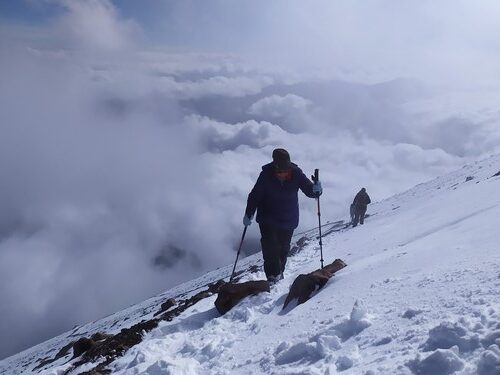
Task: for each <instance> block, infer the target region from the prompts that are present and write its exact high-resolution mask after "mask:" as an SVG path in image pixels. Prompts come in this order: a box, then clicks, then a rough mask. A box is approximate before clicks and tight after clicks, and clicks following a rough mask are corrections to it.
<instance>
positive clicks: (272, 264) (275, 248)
mask: <svg viewBox="0 0 500 375" xmlns="http://www.w3.org/2000/svg"><path fill="white" fill-rule="evenodd" d="M259 227H260V235H261V239H260V243H261V246H262V257H263V258H264V272H265V273H266V276H267V278H269V277H270V276H272V277H276V276H279V275H280V274H281V273H282V272H283V271H284V270H285V264H286V258H287V256H288V252H289V251H290V241H291V240H292V235H293V229H282V228H276V227H274V226H271V225H267V224H259Z"/></svg>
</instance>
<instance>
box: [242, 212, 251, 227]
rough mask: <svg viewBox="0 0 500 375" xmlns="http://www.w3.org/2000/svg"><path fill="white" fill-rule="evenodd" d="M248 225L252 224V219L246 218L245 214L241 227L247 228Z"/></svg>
mask: <svg viewBox="0 0 500 375" xmlns="http://www.w3.org/2000/svg"><path fill="white" fill-rule="evenodd" d="M250 224H252V217H248V216H247V215H246V214H245V216H243V225H244V226H246V227H248V226H249V225H250Z"/></svg>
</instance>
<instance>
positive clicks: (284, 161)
mask: <svg viewBox="0 0 500 375" xmlns="http://www.w3.org/2000/svg"><path fill="white" fill-rule="evenodd" d="M273 162H274V164H275V165H276V168H278V169H288V168H290V166H291V162H290V154H289V153H288V151H287V150H285V149H284V148H276V149H275V150H274V151H273Z"/></svg>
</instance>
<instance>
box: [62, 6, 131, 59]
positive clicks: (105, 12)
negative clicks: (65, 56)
mask: <svg viewBox="0 0 500 375" xmlns="http://www.w3.org/2000/svg"><path fill="white" fill-rule="evenodd" d="M57 2H58V3H59V4H60V5H61V6H62V7H63V8H64V10H65V12H64V13H63V14H62V15H61V16H60V17H59V18H58V19H57V20H56V26H57V27H58V33H59V34H60V35H62V36H64V37H65V38H67V45H66V47H67V48H69V49H73V50H77V51H78V50H81V49H85V50H96V51H116V50H121V49H123V48H126V47H129V46H130V45H131V44H132V42H133V39H134V38H135V37H136V36H137V35H138V34H139V33H140V27H139V25H138V24H137V23H136V22H134V21H132V20H126V19H122V18H121V17H120V16H119V14H118V12H117V10H116V8H115V7H114V6H113V4H112V3H111V1H109V0H57Z"/></svg>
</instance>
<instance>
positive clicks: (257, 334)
mask: <svg viewBox="0 0 500 375" xmlns="http://www.w3.org/2000/svg"><path fill="white" fill-rule="evenodd" d="M499 171H500V155H496V156H493V157H491V158H489V159H486V160H483V161H480V162H476V163H473V164H470V165H467V166H465V167H464V168H462V169H461V170H459V171H456V172H454V173H451V174H449V175H446V176H443V177H440V178H437V179H435V180H432V181H430V182H428V183H425V184H420V185H418V186H416V187H414V188H413V189H410V190H408V191H406V192H404V193H402V194H399V195H396V196H394V197H391V198H389V199H386V200H384V201H382V202H377V203H374V204H372V205H370V206H369V213H370V214H371V216H370V217H369V218H368V219H367V220H366V222H365V225H363V226H358V227H356V228H352V229H344V230H333V229H335V228H336V227H333V226H331V225H330V226H328V225H326V226H325V228H324V229H323V232H324V239H323V252H324V258H325V261H326V262H327V263H330V262H332V261H333V260H334V259H335V258H341V259H343V260H344V261H345V262H346V263H347V264H348V266H347V267H346V268H344V269H343V270H341V271H339V272H338V273H337V274H336V276H334V277H333V278H332V279H331V280H330V281H329V282H328V283H327V285H326V286H325V287H324V288H323V289H322V290H320V291H319V292H318V293H317V294H316V295H315V296H314V297H313V298H312V299H310V300H309V301H307V302H306V303H305V304H302V305H299V306H296V307H294V308H292V309H287V310H285V311H283V310H282V305H283V302H284V299H285V297H286V294H287V292H288V288H289V286H290V284H291V283H292V281H293V280H294V279H295V277H296V276H297V275H298V274H300V273H307V272H310V271H313V270H315V269H317V268H318V267H319V264H320V263H319V246H318V241H317V239H316V234H317V233H316V231H312V232H309V233H306V235H305V238H303V239H302V241H303V242H305V245H304V246H303V248H302V250H301V251H300V252H299V253H298V254H296V255H295V256H294V257H292V258H290V259H289V263H288V265H287V270H286V273H285V279H284V280H282V281H281V282H280V283H278V284H276V285H275V286H274V287H273V288H272V290H271V293H262V294H260V295H258V296H255V297H250V298H247V299H245V300H243V301H242V302H240V304H238V305H237V306H236V307H234V308H233V309H232V310H231V311H230V312H228V313H227V314H226V315H224V316H219V314H218V313H217V311H216V310H215V308H214V304H213V303H214V300H215V295H213V296H210V297H208V298H205V299H202V300H201V301H200V302H198V303H197V304H195V305H194V306H191V307H189V308H188V309H187V310H185V311H184V312H183V313H182V314H181V315H179V316H178V317H176V318H174V319H173V320H171V321H161V322H160V323H159V325H158V327H157V328H155V329H153V330H151V331H150V332H148V333H146V334H145V337H144V340H143V341H142V342H141V343H140V344H138V345H136V346H134V347H132V348H131V349H130V350H128V351H127V352H126V353H125V355H124V356H122V357H120V358H118V359H116V360H115V361H114V362H113V363H111V364H110V365H109V366H108V368H110V369H111V370H112V372H113V373H115V374H124V375H125V374H126V375H129V374H149V375H158V374H336V373H342V374H366V375H369V374H431V375H432V374H480V375H498V374H500V349H499V347H500V194H499V191H500V176H494V175H495V174H497V173H498V172H499ZM329 193H330V192H325V194H329ZM332 194H334V192H332ZM322 214H323V217H327V216H328V215H327V213H325V212H323V213H322ZM330 228H332V229H331V230H330ZM252 230H256V228H252ZM299 237H300V236H299ZM296 238H297V237H296ZM252 264H257V265H259V266H260V265H261V260H260V256H259V255H258V254H257V255H255V256H251V257H248V258H245V259H244V260H242V261H241V263H240V268H241V269H247V268H248V267H249V266H250V265H252ZM230 268H231V265H229V266H227V267H224V268H221V269H219V270H216V271H213V272H211V273H209V274H207V275H205V276H204V277H202V278H200V279H197V280H193V281H192V282H189V283H185V284H183V285H180V286H178V287H176V288H174V289H172V290H170V291H167V292H166V293H164V294H162V295H159V296H156V297H153V298H151V299H149V300H147V301H145V302H143V303H141V304H139V305H136V306H132V307H130V308H129V309H126V310H124V311H121V312H119V313H117V314H114V315H112V316H109V317H106V318H104V319H102V320H99V321H97V322H92V323H89V324H87V325H84V326H81V327H76V328H75V329H74V330H73V331H72V332H68V333H66V334H64V335H61V336H59V337H56V338H54V339H52V340H50V341H48V342H46V343H43V344H40V345H38V346H36V347H34V348H31V349H29V350H27V351H24V352H22V353H19V354H17V355H15V356H13V357H10V358H7V359H5V360H3V361H1V362H0V374H1V375H4V374H5V375H7V374H9V375H10V374H20V373H43V374H63V373H64V372H65V371H66V370H68V369H70V370H72V371H71V372H70V373H72V374H77V373H81V372H82V371H87V370H90V369H92V368H93V367H94V366H95V363H94V364H87V365H84V366H82V367H78V368H76V369H72V367H71V364H72V363H74V361H75V360H71V355H66V356H64V357H62V358H60V359H58V360H57V361H54V362H52V363H51V364H50V365H47V366H46V367H43V368H41V369H40V370H33V369H34V368H35V367H36V366H37V365H38V364H39V363H40V359H42V358H51V357H54V356H55V354H56V353H57V351H58V350H59V349H61V347H63V346H64V345H66V344H68V343H69V342H71V341H72V340H75V339H76V338H78V337H82V336H87V337H88V336H89V335H91V334H92V333H95V332H99V331H100V332H108V333H116V332H118V331H120V329H121V328H124V327H130V326H131V325H133V324H135V323H137V322H139V321H141V320H144V319H149V318H151V317H152V316H153V315H154V313H155V312H156V311H158V309H159V306H160V304H161V303H162V302H164V301H165V300H166V299H167V298H169V297H173V296H174V297H176V298H179V297H186V296H190V295H193V294H194V293H196V292H197V291H199V290H200V289H202V288H203V287H204V286H205V285H206V284H207V283H209V282H214V281H216V280H218V279H220V278H223V277H226V278H227V276H228V274H229V272H230ZM263 278H264V274H263V272H262V270H260V271H258V272H256V273H245V274H244V276H243V279H242V280H249V279H263Z"/></svg>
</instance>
